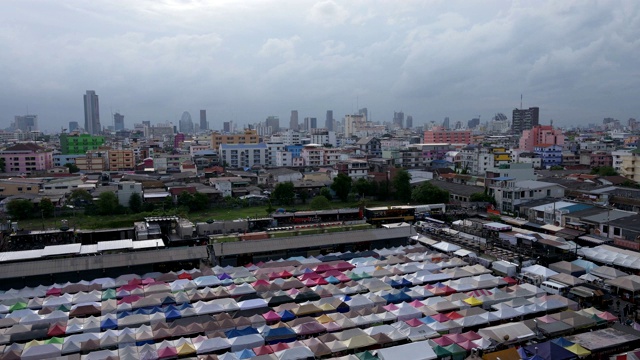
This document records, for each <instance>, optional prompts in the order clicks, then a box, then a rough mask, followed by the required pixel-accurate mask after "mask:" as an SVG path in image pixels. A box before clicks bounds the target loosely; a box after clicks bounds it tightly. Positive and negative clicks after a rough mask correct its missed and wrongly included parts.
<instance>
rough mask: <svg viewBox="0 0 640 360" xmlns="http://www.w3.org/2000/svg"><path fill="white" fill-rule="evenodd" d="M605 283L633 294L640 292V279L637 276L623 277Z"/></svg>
mask: <svg viewBox="0 0 640 360" xmlns="http://www.w3.org/2000/svg"><path fill="white" fill-rule="evenodd" d="M605 283H607V284H609V285H611V286H614V287H617V288H619V289H624V290H627V291H631V292H636V291H638V290H640V277H638V276H636V275H629V276H622V277H618V278H616V279H613V280H606V281H605Z"/></svg>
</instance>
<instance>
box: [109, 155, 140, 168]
mask: <svg viewBox="0 0 640 360" xmlns="http://www.w3.org/2000/svg"><path fill="white" fill-rule="evenodd" d="M108 156H109V164H108V168H109V170H110V171H131V170H135V164H136V162H135V157H134V155H133V150H109V151H108Z"/></svg>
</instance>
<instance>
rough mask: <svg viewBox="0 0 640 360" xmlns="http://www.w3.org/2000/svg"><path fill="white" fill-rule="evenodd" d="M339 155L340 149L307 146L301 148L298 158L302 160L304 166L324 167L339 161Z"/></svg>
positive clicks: (316, 145) (313, 145) (315, 145)
mask: <svg viewBox="0 0 640 360" xmlns="http://www.w3.org/2000/svg"><path fill="white" fill-rule="evenodd" d="M341 153H342V151H341V150H340V149H334V148H325V147H322V146H320V145H318V144H309V145H305V146H303V147H302V151H301V152H300V156H301V157H302V158H303V159H304V165H305V166H325V165H334V164H336V163H337V162H338V161H339V160H340V155H341Z"/></svg>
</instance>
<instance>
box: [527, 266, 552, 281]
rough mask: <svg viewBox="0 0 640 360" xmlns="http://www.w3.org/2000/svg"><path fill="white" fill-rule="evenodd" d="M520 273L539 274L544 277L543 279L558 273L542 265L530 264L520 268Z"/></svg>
mask: <svg viewBox="0 0 640 360" xmlns="http://www.w3.org/2000/svg"><path fill="white" fill-rule="evenodd" d="M522 273H523V274H524V273H531V274H535V275H539V276H540V277H542V278H544V279H548V278H549V277H550V276H553V275H557V274H558V273H557V272H555V271H553V270H551V269H549V268H546V267H544V266H542V265H537V264H536V265H531V266H527V267H526V268H522Z"/></svg>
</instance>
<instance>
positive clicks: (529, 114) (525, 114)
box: [511, 107, 540, 134]
mask: <svg viewBox="0 0 640 360" xmlns="http://www.w3.org/2000/svg"><path fill="white" fill-rule="evenodd" d="M539 117H540V108H538V107H530V108H528V109H513V117H512V119H513V122H512V124H511V132H513V133H514V134H522V132H523V131H524V130H528V129H532V128H533V127H534V126H536V125H538V124H539Z"/></svg>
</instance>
